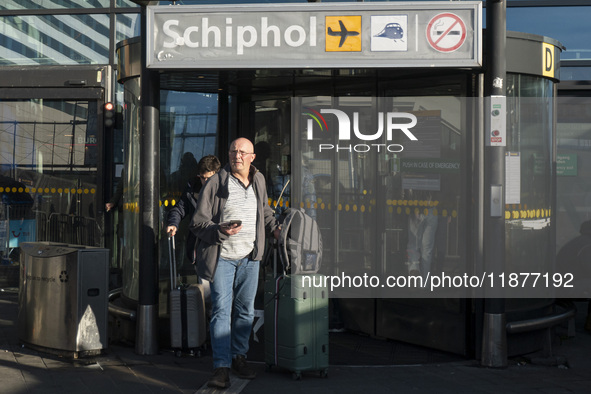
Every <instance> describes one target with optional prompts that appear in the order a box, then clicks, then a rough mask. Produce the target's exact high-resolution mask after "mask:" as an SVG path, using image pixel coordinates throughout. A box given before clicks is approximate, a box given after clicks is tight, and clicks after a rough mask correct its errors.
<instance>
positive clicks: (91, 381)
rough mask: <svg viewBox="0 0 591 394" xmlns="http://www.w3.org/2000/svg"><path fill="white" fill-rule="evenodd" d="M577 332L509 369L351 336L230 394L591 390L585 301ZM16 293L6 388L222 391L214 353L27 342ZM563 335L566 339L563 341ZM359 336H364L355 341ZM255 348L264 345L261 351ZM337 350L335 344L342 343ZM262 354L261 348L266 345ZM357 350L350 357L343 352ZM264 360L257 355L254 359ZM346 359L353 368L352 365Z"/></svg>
mask: <svg viewBox="0 0 591 394" xmlns="http://www.w3.org/2000/svg"><path fill="white" fill-rule="evenodd" d="M578 306H579V308H578V309H579V311H580V313H578V314H577V324H576V335H575V336H574V337H571V338H564V337H565V333H566V330H565V329H559V330H558V333H557V334H560V335H557V337H556V338H557V340H556V344H555V345H554V347H553V352H554V354H553V356H554V357H552V358H550V359H537V358H520V359H512V360H509V365H508V367H507V368H504V369H490V368H482V367H480V366H479V364H478V363H477V362H476V361H474V360H465V359H462V358H459V357H457V356H454V355H448V354H445V353H439V352H436V351H432V350H429V349H424V348H420V347H414V346H410V345H406V344H401V343H397V342H392V341H379V340H373V339H371V338H367V337H361V336H357V337H345V339H346V340H345V341H340V342H339V338H343V337H336V336H337V335H351V334H331V336H332V337H331V349H332V343H333V338H335V342H337V343H338V345H337V346H343V345H342V344H343V343H349V342H351V340H352V339H354V340H355V341H356V344H355V345H354V346H352V347H351V349H352V351H351V352H347V351H346V349H343V348H341V349H340V350H339V351H338V352H335V354H337V356H338V359H337V360H335V359H334V358H331V366H330V368H329V376H328V378H326V379H323V378H320V377H319V376H316V375H314V374H304V376H303V378H302V379H301V380H299V381H294V380H292V379H291V374H289V373H287V372H284V371H280V370H272V371H271V372H266V371H265V365H264V364H263V363H262V362H261V361H258V362H255V363H254V366H255V368H256V369H257V371H258V372H259V376H258V377H257V379H255V380H253V381H244V380H240V379H236V378H233V380H232V386H231V388H230V389H229V390H226V392H229V393H238V392H242V393H281V394H289V393H306V394H314V393H323V394H324V393H364V392H365V393H397V392H400V393H403V392H404V393H407V392H415V393H498V392H503V393H590V392H591V359H590V357H591V334H589V333H587V332H585V331H584V330H583V329H582V325H583V320H584V315H583V312H584V311H585V312H586V305H585V304H578ZM17 312H18V300H17V291H16V289H14V288H12V289H11V288H9V289H0V393H2V394H5V393H6V394H25V393H26V394H29V393H43V394H54V393H55V394H64V393H76V394H77V393H100V394H104V393H108V394H115V393H125V394H134V393H142V394H145V393H195V392H199V393H207V392H221V391H215V390H210V389H207V388H206V387H204V385H205V383H206V381H207V379H208V377H209V375H210V371H211V355H210V354H209V353H208V352H205V353H204V355H203V356H202V357H200V358H197V357H175V355H174V354H173V353H172V352H167V351H163V352H162V353H161V354H158V355H155V356H139V355H137V354H135V352H134V349H133V348H132V347H128V346H123V345H116V344H112V345H110V346H109V348H108V350H107V351H106V352H105V353H104V354H103V355H101V356H98V357H93V358H85V359H80V360H78V361H72V360H68V359H63V358H59V357H56V356H53V355H50V354H47V353H40V352H37V351H35V350H32V349H30V348H27V347H22V346H21V345H20V344H19V341H18V333H17V331H16V315H17ZM560 336H562V337H563V338H562V339H560ZM355 338H357V339H355ZM370 348H371V349H373V350H372V351H377V352H382V353H381V354H380V355H379V357H385V355H392V354H394V355H395V356H391V357H395V358H396V359H397V360H398V361H408V363H406V364H404V363H400V362H399V363H397V364H396V365H386V364H384V365H355V362H354V361H355V360H356V359H358V360H363V353H364V351H366V350H367V349H370ZM254 350H255V353H256V350H257V349H254ZM335 350H337V349H336V346H335ZM259 351H260V349H259ZM347 355H350V359H348V360H344V359H343V357H346V356H347ZM253 359H257V357H256V356H255V357H253ZM345 364H346V365H345Z"/></svg>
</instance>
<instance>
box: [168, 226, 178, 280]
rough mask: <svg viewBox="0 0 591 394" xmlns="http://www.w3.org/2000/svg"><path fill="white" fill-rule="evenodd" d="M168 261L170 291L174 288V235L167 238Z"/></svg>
mask: <svg viewBox="0 0 591 394" xmlns="http://www.w3.org/2000/svg"><path fill="white" fill-rule="evenodd" d="M168 261H169V262H170V290H172V289H175V288H176V247H175V244H174V235H169V236H168Z"/></svg>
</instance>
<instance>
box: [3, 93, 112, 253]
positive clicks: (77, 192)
mask: <svg viewBox="0 0 591 394" xmlns="http://www.w3.org/2000/svg"><path fill="white" fill-rule="evenodd" d="M98 141H99V135H98V130H97V103H96V102H95V101H86V100H83V101H74V100H38V99H31V100H18V101H4V102H2V103H0V194H1V196H2V202H1V203H0V208H1V209H0V218H1V219H0V249H1V250H2V251H3V254H4V255H8V256H10V258H11V259H12V258H13V257H15V255H14V254H13V252H14V250H15V249H16V248H18V245H19V243H21V242H32V241H55V242H64V243H70V244H79V245H89V246H99V245H100V244H101V240H102V233H101V231H100V227H101V224H100V222H98V220H99V219H98V218H97V215H96V212H97V206H96V201H97V162H98V157H99V152H98ZM15 258H16V259H17V260H18V255H16V257H15Z"/></svg>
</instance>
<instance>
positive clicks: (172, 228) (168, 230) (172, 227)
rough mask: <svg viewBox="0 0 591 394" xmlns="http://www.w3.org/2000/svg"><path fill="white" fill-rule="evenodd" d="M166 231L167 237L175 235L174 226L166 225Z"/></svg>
mask: <svg viewBox="0 0 591 394" xmlns="http://www.w3.org/2000/svg"><path fill="white" fill-rule="evenodd" d="M166 232H167V233H168V236H169V237H174V236H175V235H176V226H168V227H166Z"/></svg>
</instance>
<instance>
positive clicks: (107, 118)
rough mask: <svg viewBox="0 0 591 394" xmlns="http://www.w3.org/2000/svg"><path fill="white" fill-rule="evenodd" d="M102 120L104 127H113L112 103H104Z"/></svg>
mask: <svg viewBox="0 0 591 394" xmlns="http://www.w3.org/2000/svg"><path fill="white" fill-rule="evenodd" d="M103 118H104V121H103V122H104V125H105V127H113V125H115V106H114V105H113V103H105V108H104V112H103Z"/></svg>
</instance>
